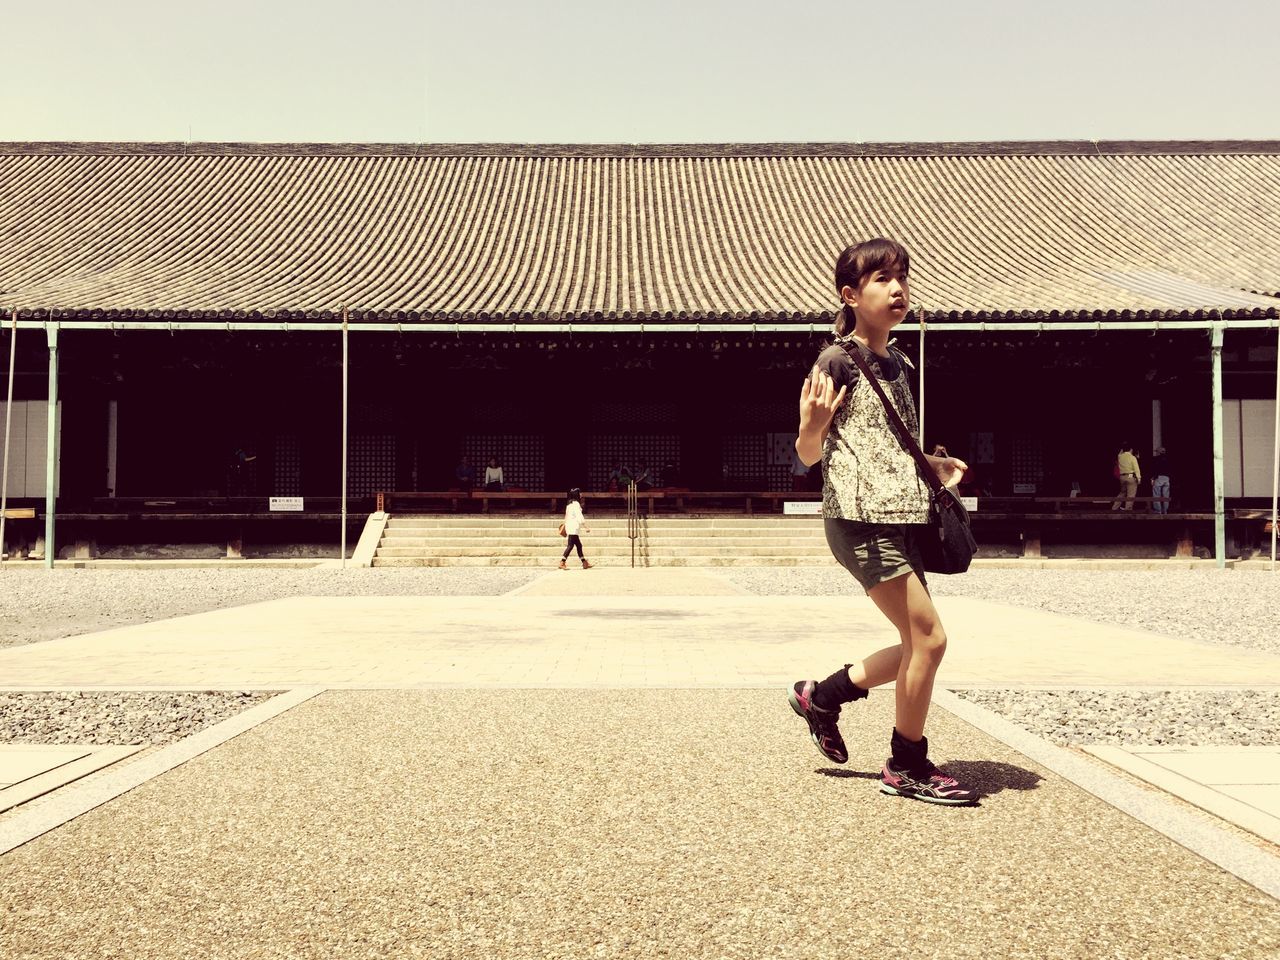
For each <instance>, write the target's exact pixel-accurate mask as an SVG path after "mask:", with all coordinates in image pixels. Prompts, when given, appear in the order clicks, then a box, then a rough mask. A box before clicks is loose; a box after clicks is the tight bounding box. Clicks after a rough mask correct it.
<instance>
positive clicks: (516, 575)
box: [0, 567, 546, 647]
mask: <svg viewBox="0 0 1280 960" xmlns="http://www.w3.org/2000/svg"><path fill="white" fill-rule="evenodd" d="M544 573H546V571H545V570H541V569H536V568H519V567H516V568H493V567H471V568H456V569H449V568H444V569H439V568H435V569H432V568H423V569H402V570H396V569H389V570H381V569H379V570H373V569H362V568H357V569H351V570H340V569H339V570H335V569H323V568H322V569H303V570H287V569H271V568H262V567H259V568H256V569H248V570H209V569H203V570H202V569H185V570H184V569H171V570H57V571H55V572H53V574H52V575H51V574H50V573H49V572H48V571H44V570H13V569H5V570H0V647H7V646H16V645H19V644H24V643H33V642H35V641H39V640H52V639H54V638H56V637H66V636H73V635H75V634H80V633H91V632H93V631H95V630H106V629H109V628H111V627H123V626H127V625H129V624H133V623H147V622H150V621H152V620H164V619H166V618H168V617H178V616H183V615H185V614H191V613H202V612H204V611H206V610H217V609H220V608H222V607H234V606H239V605H241V604H246V603H259V602H261V601H264V600H279V599H281V598H284V597H350V596H498V595H500V594H503V593H506V592H508V591H509V590H514V589H515V588H516V587H519V586H523V585H524V584H526V583H528V582H529V581H530V580H533V579H535V578H536V577H539V576H542V575H543V574H544Z"/></svg>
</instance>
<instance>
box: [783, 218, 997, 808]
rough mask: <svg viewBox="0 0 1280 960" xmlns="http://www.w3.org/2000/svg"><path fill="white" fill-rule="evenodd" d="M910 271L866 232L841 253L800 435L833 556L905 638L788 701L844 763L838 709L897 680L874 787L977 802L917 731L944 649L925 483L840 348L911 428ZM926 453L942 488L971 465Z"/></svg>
mask: <svg viewBox="0 0 1280 960" xmlns="http://www.w3.org/2000/svg"><path fill="white" fill-rule="evenodd" d="M910 267H911V260H910V257H909V255H908V254H907V251H906V249H905V248H904V247H903V246H902V245H901V244H899V243H897V242H896V241H893V240H885V239H875V240H868V241H866V242H865V243H859V244H856V245H855V246H852V247H849V248H848V249H846V250H845V251H844V252H843V253H841V254H840V257H839V259H838V260H837V261H836V268H835V281H836V290H838V291H839V294H840V299H841V301H842V302H843V303H842V307H841V310H840V313H839V315H838V317H837V320H836V324H835V334H836V336H835V342H834V343H832V344H831V345H829V346H828V347H827V348H826V349H825V350H823V351H822V353H821V354H820V355H819V356H818V360H817V362H816V363H815V364H814V366H813V370H812V371H811V372H810V374H809V376H808V377H807V378H806V379H805V381H804V387H803V388H802V390H801V392H800V432H799V436H798V437H797V439H796V452H797V453H798V454H799V456H800V459H801V460H802V461H803V462H804V463H805V464H806V465H810V466H812V465H813V464H814V463H817V462H818V461H819V460H821V461H822V468H823V469H822V472H823V477H824V480H823V490H822V516H823V526H824V528H825V530H826V535H827V543H828V544H829V545H830V547H831V552H832V553H833V554H834V555H835V558H836V560H838V561H839V562H840V565H841V566H843V567H844V568H845V569H846V570H848V571H849V573H851V574H852V575H853V578H854V579H855V580H857V581H858V583H859V585H860V586H861V587H862V589H863V590H865V591H866V592H867V595H868V596H869V597H871V599H872V600H873V601H874V602H875V605H876V606H877V607H878V608H879V609H880V611H881V612H882V613H883V614H884V615H885V616H886V617H887V618H888V619H889V622H890V623H892V624H893V626H894V627H895V628H896V629H897V631H898V636H899V637H900V639H901V642H900V643H899V644H897V645H895V646H892V647H886V648H885V649H883V650H878V651H876V652H875V653H873V654H871V655H870V656H869V657H867V658H866V659H865V660H862V661H860V662H858V663H850V664H845V665H844V667H842V668H841V669H839V670H837V671H836V672H835V673H833V674H831V676H829V677H827V679H825V680H822V681H814V680H801V681H799V682H797V683H796V684H795V685H794V686H793V687H792V689H791V690H790V691H788V698H789V700H790V703H791V708H792V709H793V710H795V712H796V713H797V714H799V715H800V716H801V717H803V718H804V719H805V721H807V722H808V724H809V733H810V736H811V737H812V739H813V742H814V743H815V744H816V745H817V747H818V750H819V751H820V752H821V753H822V755H823V756H824V757H826V758H827V759H829V760H831V761H833V762H835V763H845V762H846V761H847V760H848V759H849V756H848V753H847V751H846V750H845V745H844V740H843V739H842V738H841V736H840V730H839V728H838V727H837V720H838V719H839V717H840V708H841V707H842V706H843V705H844V704H846V703H850V702H852V701H854V700H861V699H863V698H864V697H866V695H867V691H868V690H870V689H871V688H872V687H876V686H879V685H880V684H883V683H888V682H889V681H890V680H896V681H897V684H896V688H895V690H894V694H895V697H896V701H897V703H896V709H895V723H894V730H893V736H892V738H891V740H890V751H891V756H890V757H889V759H888V760H886V761H885V764H884V768H883V770H882V771H881V774H880V789H881V790H882V791H883V792H885V793H890V794H895V795H897V796H903V797H912V798H914V799H917V800H924V801H926V802H929V803H941V804H951V805H958V804H969V803H974V802H975V801H976V800H977V799H978V794H977V792H976V791H974V790H972V789H970V788H969V787H967V786H965V785H963V784H961V783H960V782H959V781H958V780H956V779H955V778H954V777H949V776H947V775H946V774H944V773H942V772H941V771H940V770H939V769H938V768H937V767H935V766H934V765H933V764H932V763H931V762H930V761H929V757H928V751H929V742H928V740H927V739H926V738H925V735H924V726H925V718H926V717H927V716H928V713H929V702H930V699H931V698H932V695H933V678H934V675H935V674H936V673H937V670H938V665H939V663H941V661H942V654H943V652H944V651H945V650H946V647H947V636H946V633H945V632H944V631H943V629H942V621H941V620H939V619H938V612H937V610H935V609H934V606H933V601H932V599H931V598H930V596H929V591H928V587H927V585H926V582H925V576H924V569H923V563H922V561H921V559H920V553H919V548H918V546H917V544H916V542H915V536H916V533H915V531H917V530H919V529H920V527H919V525H920V524H924V523H926V522H927V521H928V519H929V488H928V486H927V485H926V483H925V482H924V481H923V480H922V479H921V478H920V476H919V474H918V472H917V470H916V465H915V461H914V460H913V459H912V457H911V454H909V453H908V452H907V451H906V450H905V449H904V448H903V446H902V444H901V442H900V441H899V440H898V437H897V435H896V434H895V432H894V429H893V427H892V426H891V425H890V423H889V418H888V415H887V413H886V412H885V409H884V405H883V403H882V402H881V400H880V397H879V396H878V395H877V394H876V392H875V389H874V388H873V387H872V385H871V384H870V383H868V382H865V378H863V377H862V376H861V374H860V372H859V369H858V366H857V365H856V364H855V363H854V361H853V360H852V358H851V357H850V356H849V355H848V353H847V351H846V345H847V347H848V348H849V349H855V350H858V351H860V353H861V355H862V357H863V359H865V360H866V361H867V365H868V367H869V368H870V369H871V371H872V373H874V374H875V375H876V376H877V377H878V378H879V379H880V382H881V385H882V386H883V387H884V390H885V393H886V394H887V395H888V396H889V398H890V399H891V400H892V401H893V405H894V408H895V409H896V410H897V412H898V415H899V416H900V417H901V418H902V420H903V422H904V423H905V424H906V425H907V428H908V429H909V430H910V431H911V432H912V433H915V432H917V431H918V429H919V426H918V422H917V420H916V409H915V401H914V399H913V398H912V396H911V390H910V385H909V382H908V376H907V368H908V367H909V366H910V362H909V361H908V360H907V358H906V355H905V354H903V353H902V351H900V350H898V349H897V348H895V347H892V346H890V344H889V333H890V331H892V330H893V328H894V327H896V326H897V325H898V324H899V323H901V322H902V319H903V317H905V316H906V315H907V306H908V304H909V303H910V290H909V286H908V279H907V277H908V273H909V271H910ZM846 399H847V401H848V402H846ZM928 460H929V462H930V464H931V465H932V466H933V468H934V469H935V470H936V471H937V473H938V477H939V479H941V480H942V482H943V483H944V484H946V485H947V486H954V485H955V484H956V483H958V482H959V480H960V477H961V475H962V474H963V473H964V471H965V469H966V464H965V463H963V462H962V461H960V460H957V459H956V458H955V457H932V456H931V457H928Z"/></svg>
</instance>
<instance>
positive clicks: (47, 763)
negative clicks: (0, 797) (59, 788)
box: [0, 743, 93, 789]
mask: <svg viewBox="0 0 1280 960" xmlns="http://www.w3.org/2000/svg"><path fill="white" fill-rule="evenodd" d="M92 751H93V748H92V747H76V746H69V745H68V746H61V745H59V746H52V745H46V744H27V743H6V744H0V789H3V788H4V787H11V786H13V785H14V784H15V783H20V782H22V781H23V780H29V779H30V778H31V777H37V776H39V775H40V774H42V773H46V772H47V771H49V770H52V769H53V768H54V767H60V766H62V765H63V764H64V763H71V762H72V761H73V760H79V759H80V758H81V757H86V756H88V755H89V754H90V753H91V752H92Z"/></svg>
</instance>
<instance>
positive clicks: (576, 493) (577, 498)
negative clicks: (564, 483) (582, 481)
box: [569, 487, 582, 503]
mask: <svg viewBox="0 0 1280 960" xmlns="http://www.w3.org/2000/svg"><path fill="white" fill-rule="evenodd" d="M569 502H570V503H581V502H582V488H581V487H574V488H573V489H572V490H570V491H569Z"/></svg>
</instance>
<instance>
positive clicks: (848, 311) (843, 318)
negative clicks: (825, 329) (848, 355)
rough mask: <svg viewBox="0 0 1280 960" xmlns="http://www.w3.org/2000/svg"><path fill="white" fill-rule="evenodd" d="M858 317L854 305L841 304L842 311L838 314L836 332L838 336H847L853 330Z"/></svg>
mask: <svg viewBox="0 0 1280 960" xmlns="http://www.w3.org/2000/svg"><path fill="white" fill-rule="evenodd" d="M857 320H858V318H857V317H856V316H855V315H854V312H853V307H851V306H849V305H848V304H847V303H846V304H843V305H841V307H840V312H839V313H837V314H836V322H835V327H834V329H835V334H836V336H837V337H845V336H848V335H849V334H850V333H852V332H853V327H854V324H855V323H857Z"/></svg>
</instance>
